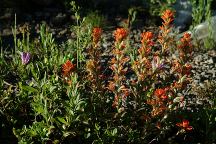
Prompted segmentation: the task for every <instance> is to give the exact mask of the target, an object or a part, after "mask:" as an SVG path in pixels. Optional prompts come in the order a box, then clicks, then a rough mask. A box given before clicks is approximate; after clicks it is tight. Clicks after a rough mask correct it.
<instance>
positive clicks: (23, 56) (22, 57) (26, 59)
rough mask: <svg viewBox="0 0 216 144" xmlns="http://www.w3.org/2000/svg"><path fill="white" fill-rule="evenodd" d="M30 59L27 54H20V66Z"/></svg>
mask: <svg viewBox="0 0 216 144" xmlns="http://www.w3.org/2000/svg"><path fill="white" fill-rule="evenodd" d="M30 57H31V55H30V53H29V52H21V59H22V64H24V65H26V64H28V62H29V60H30Z"/></svg>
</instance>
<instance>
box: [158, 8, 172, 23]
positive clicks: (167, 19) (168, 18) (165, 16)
mask: <svg viewBox="0 0 216 144" xmlns="http://www.w3.org/2000/svg"><path fill="white" fill-rule="evenodd" d="M161 18H162V19H163V21H164V24H165V25H169V24H171V23H172V22H173V20H174V12H173V11H171V10H169V9H168V10H165V11H164V12H163V13H162V16H161Z"/></svg>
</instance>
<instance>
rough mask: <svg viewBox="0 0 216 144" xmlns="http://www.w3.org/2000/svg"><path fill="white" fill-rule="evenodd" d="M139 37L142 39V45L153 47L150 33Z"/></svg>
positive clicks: (144, 33)
mask: <svg viewBox="0 0 216 144" xmlns="http://www.w3.org/2000/svg"><path fill="white" fill-rule="evenodd" d="M141 37H142V39H141V43H142V44H145V43H146V44H147V45H149V46H153V45H154V42H153V41H152V38H153V33H152V32H148V31H147V32H143V33H142V34H141Z"/></svg>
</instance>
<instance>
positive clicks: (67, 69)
mask: <svg viewBox="0 0 216 144" xmlns="http://www.w3.org/2000/svg"><path fill="white" fill-rule="evenodd" d="M74 68H75V65H74V64H72V63H71V61H70V60H67V61H66V62H65V63H64V64H63V65H62V73H63V75H64V76H67V75H68V74H69V73H70V72H71V71H72V70H73V69H74Z"/></svg>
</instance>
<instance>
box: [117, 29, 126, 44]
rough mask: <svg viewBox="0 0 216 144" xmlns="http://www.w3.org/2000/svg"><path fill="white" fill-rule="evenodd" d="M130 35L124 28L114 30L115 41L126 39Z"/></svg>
mask: <svg viewBox="0 0 216 144" xmlns="http://www.w3.org/2000/svg"><path fill="white" fill-rule="evenodd" d="M127 35H128V31H127V30H126V29H124V28H117V29H116V30H115V32H114V36H115V41H116V42H120V41H122V40H123V39H125V38H126V37H127Z"/></svg>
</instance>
